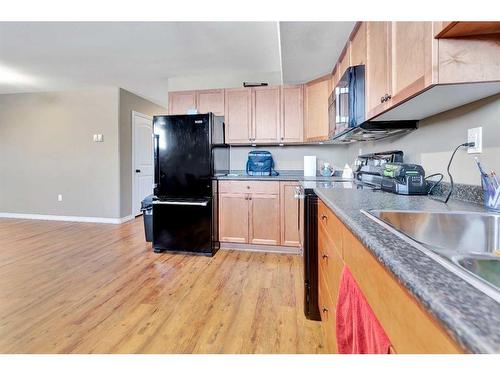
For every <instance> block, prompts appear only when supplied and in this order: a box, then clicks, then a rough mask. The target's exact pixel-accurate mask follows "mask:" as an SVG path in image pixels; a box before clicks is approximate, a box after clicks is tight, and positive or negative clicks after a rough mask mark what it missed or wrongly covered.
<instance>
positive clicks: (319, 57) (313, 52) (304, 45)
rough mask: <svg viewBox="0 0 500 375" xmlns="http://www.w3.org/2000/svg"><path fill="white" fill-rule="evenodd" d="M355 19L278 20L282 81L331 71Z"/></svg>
mask: <svg viewBox="0 0 500 375" xmlns="http://www.w3.org/2000/svg"><path fill="white" fill-rule="evenodd" d="M355 24H356V22H280V34H281V56H282V60H283V81H284V82H285V83H302V82H307V81H310V80H312V79H315V78H318V77H319V76H322V75H325V74H328V73H331V72H332V70H333V66H334V64H335V62H336V61H337V59H338V57H339V55H340V53H341V52H342V49H343V48H344V46H345V43H346V41H347V39H348V38H349V35H350V34H351V32H352V30H353V28H354V25H355Z"/></svg>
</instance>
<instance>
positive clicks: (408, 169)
mask: <svg viewBox="0 0 500 375" xmlns="http://www.w3.org/2000/svg"><path fill="white" fill-rule="evenodd" d="M381 189H382V190H384V191H389V192H391V193H396V194H403V195H426V194H427V193H428V191H429V188H428V185H427V181H426V180H425V171H424V168H422V166H421V165H418V164H406V163H386V164H385V165H384V170H383V172H382V181H381Z"/></svg>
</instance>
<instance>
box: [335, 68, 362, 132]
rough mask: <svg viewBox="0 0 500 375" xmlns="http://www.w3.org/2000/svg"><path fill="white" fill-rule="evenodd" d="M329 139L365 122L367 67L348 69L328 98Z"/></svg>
mask: <svg viewBox="0 0 500 375" xmlns="http://www.w3.org/2000/svg"><path fill="white" fill-rule="evenodd" d="M328 122H329V137H330V139H331V138H333V137H334V136H335V135H337V134H340V133H342V132H344V131H346V130H347V129H349V128H355V127H357V126H359V125H361V124H362V123H363V122H365V66H364V65H356V66H351V67H349V68H347V69H346V71H345V72H344V74H343V75H342V78H340V80H339V82H338V83H337V86H336V87H335V89H334V90H333V92H332V93H331V94H330V97H329V98H328Z"/></svg>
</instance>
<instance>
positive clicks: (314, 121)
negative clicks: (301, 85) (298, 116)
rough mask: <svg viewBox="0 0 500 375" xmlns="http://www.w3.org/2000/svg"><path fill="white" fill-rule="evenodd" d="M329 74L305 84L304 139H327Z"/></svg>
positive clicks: (330, 82)
mask: <svg viewBox="0 0 500 375" xmlns="http://www.w3.org/2000/svg"><path fill="white" fill-rule="evenodd" d="M331 85H332V80H331V76H329V75H328V76H324V77H321V78H319V79H317V80H314V81H311V82H309V83H307V84H306V85H305V103H304V108H305V113H304V118H305V120H304V138H305V139H306V141H310V142H311V141H324V140H327V139H328V128H329V127H328V97H329V96H330V93H331V91H332V87H331Z"/></svg>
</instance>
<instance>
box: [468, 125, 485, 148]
mask: <svg viewBox="0 0 500 375" xmlns="http://www.w3.org/2000/svg"><path fill="white" fill-rule="evenodd" d="M467 142H474V144H475V146H474V147H469V148H468V149H467V152H468V153H469V154H480V153H482V152H483V128H482V126H479V127H477V128H472V129H467Z"/></svg>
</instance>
